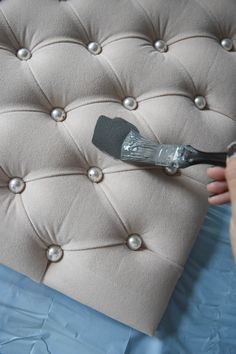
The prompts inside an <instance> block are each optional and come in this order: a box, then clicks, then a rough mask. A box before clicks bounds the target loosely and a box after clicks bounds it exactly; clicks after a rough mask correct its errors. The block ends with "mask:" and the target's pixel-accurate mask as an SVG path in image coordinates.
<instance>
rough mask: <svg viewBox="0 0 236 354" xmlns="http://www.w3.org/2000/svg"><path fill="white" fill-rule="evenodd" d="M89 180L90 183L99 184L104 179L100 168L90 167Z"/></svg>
mask: <svg viewBox="0 0 236 354" xmlns="http://www.w3.org/2000/svg"><path fill="white" fill-rule="evenodd" d="M88 178H89V179H90V181H92V182H95V183H98V182H100V181H101V180H102V179H103V172H102V170H101V169H100V168H99V167H90V169H89V170H88Z"/></svg>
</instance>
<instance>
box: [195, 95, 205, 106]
mask: <svg viewBox="0 0 236 354" xmlns="http://www.w3.org/2000/svg"><path fill="white" fill-rule="evenodd" d="M194 103H195V105H196V107H197V108H199V109H204V108H205V107H206V99H205V97H203V96H197V97H195V98H194Z"/></svg>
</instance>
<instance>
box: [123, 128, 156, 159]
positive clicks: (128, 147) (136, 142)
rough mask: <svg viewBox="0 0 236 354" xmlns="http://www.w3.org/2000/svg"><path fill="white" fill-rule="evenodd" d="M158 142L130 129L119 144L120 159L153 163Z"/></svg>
mask: <svg viewBox="0 0 236 354" xmlns="http://www.w3.org/2000/svg"><path fill="white" fill-rule="evenodd" d="M157 150H158V144H156V143H153V142H152V141H150V140H147V139H145V138H144V137H142V136H141V135H140V134H139V133H137V132H136V131H133V130H131V131H130V132H129V134H128V135H127V137H126V138H125V140H124V141H123V144H122V146H121V152H120V158H121V160H129V161H136V162H144V163H148V164H155V161H156V154H157Z"/></svg>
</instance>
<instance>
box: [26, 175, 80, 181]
mask: <svg viewBox="0 0 236 354" xmlns="http://www.w3.org/2000/svg"><path fill="white" fill-rule="evenodd" d="M75 175H76V176H77V175H78V176H81V175H82V176H84V175H86V174H85V173H61V174H55V175H52V174H51V175H45V176H41V177H35V178H31V179H27V178H24V181H25V182H27V183H29V182H34V181H39V180H41V179H45V178H54V177H63V176H75Z"/></svg>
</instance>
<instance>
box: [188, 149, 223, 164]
mask: <svg viewBox="0 0 236 354" xmlns="http://www.w3.org/2000/svg"><path fill="white" fill-rule="evenodd" d="M226 158H227V153H226V152H204V151H199V150H196V149H195V151H192V152H191V154H190V156H188V162H189V164H190V165H196V164H209V165H214V166H222V167H225V166H226Z"/></svg>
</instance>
